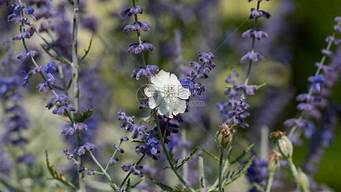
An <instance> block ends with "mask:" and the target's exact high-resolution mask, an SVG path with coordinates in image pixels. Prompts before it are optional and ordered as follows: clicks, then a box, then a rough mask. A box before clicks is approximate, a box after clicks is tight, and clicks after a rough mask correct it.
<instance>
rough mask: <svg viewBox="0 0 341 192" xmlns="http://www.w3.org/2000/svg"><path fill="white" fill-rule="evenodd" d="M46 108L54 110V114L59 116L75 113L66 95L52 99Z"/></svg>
mask: <svg viewBox="0 0 341 192" xmlns="http://www.w3.org/2000/svg"><path fill="white" fill-rule="evenodd" d="M46 107H47V108H48V109H50V110H52V113H53V114H57V115H66V114H68V113H70V112H74V111H75V108H74V106H73V104H72V102H71V99H70V98H69V97H68V96H66V95H57V96H54V97H52V98H51V99H50V101H49V102H48V103H47V105H46Z"/></svg>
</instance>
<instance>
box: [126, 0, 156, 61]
mask: <svg viewBox="0 0 341 192" xmlns="http://www.w3.org/2000/svg"><path fill="white" fill-rule="evenodd" d="M132 4H133V6H132V7H130V8H128V9H126V10H124V11H123V12H122V16H123V17H133V18H134V23H132V24H128V25H126V26H124V28H123V31H124V32H136V34H137V38H138V42H136V43H131V44H130V45H129V47H128V52H129V53H131V54H135V55H138V54H141V53H143V52H146V51H153V49H154V47H153V45H152V44H150V43H148V42H146V41H142V40H141V32H142V31H144V32H148V31H150V25H149V24H148V23H147V22H144V21H139V17H138V15H139V14H142V8H141V7H140V6H138V5H136V3H135V0H132Z"/></svg>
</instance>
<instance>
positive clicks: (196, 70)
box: [180, 52, 216, 97]
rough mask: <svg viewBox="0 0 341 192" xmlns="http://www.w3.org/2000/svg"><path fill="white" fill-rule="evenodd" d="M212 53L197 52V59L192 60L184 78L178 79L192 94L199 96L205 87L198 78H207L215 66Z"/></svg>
mask: <svg viewBox="0 0 341 192" xmlns="http://www.w3.org/2000/svg"><path fill="white" fill-rule="evenodd" d="M213 59H214V55H213V54H212V53H211V52H202V53H199V55H198V59H197V61H192V62H191V66H190V67H189V68H188V69H187V71H186V75H185V78H182V79H180V82H181V84H182V86H184V87H185V88H188V89H189V90H190V91H191V94H192V96H193V97H194V96H201V95H202V94H203V93H204V92H205V90H206V89H205V87H204V86H203V85H202V84H201V83H200V82H199V80H200V79H205V78H208V75H209V73H210V72H211V71H212V70H213V69H214V68H215V66H216V65H215V63H214V62H213Z"/></svg>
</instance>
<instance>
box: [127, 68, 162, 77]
mask: <svg viewBox="0 0 341 192" xmlns="http://www.w3.org/2000/svg"><path fill="white" fill-rule="evenodd" d="M158 72H159V66H157V65H147V66H146V67H139V68H138V69H135V70H134V71H133V73H132V75H131V76H132V77H133V78H134V79H136V80H140V79H141V78H142V77H146V78H150V77H152V76H154V75H156V74H157V73H158Z"/></svg>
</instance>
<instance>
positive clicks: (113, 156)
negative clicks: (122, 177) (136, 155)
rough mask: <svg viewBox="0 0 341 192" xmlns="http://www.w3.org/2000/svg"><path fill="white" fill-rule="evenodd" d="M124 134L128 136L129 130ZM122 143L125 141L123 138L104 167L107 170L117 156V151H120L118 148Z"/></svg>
mask: <svg viewBox="0 0 341 192" xmlns="http://www.w3.org/2000/svg"><path fill="white" fill-rule="evenodd" d="M124 136H127V132H126V133H125V135H124ZM122 143H123V141H122V140H121V141H120V143H119V144H118V147H117V148H116V149H115V151H114V152H113V154H112V155H111V157H110V159H109V160H108V162H107V163H106V165H105V168H104V169H105V170H108V168H109V166H110V164H111V162H112V160H113V159H114V158H115V156H116V154H117V152H118V149H119V147H121V145H122Z"/></svg>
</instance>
